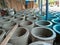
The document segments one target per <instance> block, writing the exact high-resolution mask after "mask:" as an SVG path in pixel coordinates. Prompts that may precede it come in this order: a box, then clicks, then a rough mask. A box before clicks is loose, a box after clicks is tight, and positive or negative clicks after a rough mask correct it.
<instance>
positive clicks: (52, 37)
mask: <svg viewBox="0 0 60 45" xmlns="http://www.w3.org/2000/svg"><path fill="white" fill-rule="evenodd" d="M36 28H45V29H49V30H50V31H52V33H53V35H52V36H51V37H49V38H43V37H39V36H36V35H35V34H33V30H35V28H33V29H32V31H31V34H32V35H33V36H34V37H36V38H38V39H42V40H52V39H54V38H55V37H56V33H55V32H54V31H53V30H52V29H50V28H46V27H36Z"/></svg>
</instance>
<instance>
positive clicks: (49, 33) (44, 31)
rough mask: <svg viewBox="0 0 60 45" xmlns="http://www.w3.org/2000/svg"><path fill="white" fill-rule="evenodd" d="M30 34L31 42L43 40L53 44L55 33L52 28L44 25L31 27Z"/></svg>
mask: <svg viewBox="0 0 60 45" xmlns="http://www.w3.org/2000/svg"><path fill="white" fill-rule="evenodd" d="M31 34H32V41H33V42H34V41H45V42H48V43H51V44H53V42H54V40H55V37H56V33H55V32H54V31H53V30H52V29H50V28H46V27H36V28H33V29H32V31H31Z"/></svg>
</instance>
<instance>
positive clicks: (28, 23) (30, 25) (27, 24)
mask: <svg viewBox="0 0 60 45" xmlns="http://www.w3.org/2000/svg"><path fill="white" fill-rule="evenodd" d="M20 25H21V26H23V27H25V28H27V29H29V31H30V32H31V29H32V28H33V26H34V23H33V22H31V21H22V22H21V23H20Z"/></svg>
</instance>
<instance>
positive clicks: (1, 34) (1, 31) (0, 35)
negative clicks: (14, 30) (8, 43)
mask: <svg viewBox="0 0 60 45" xmlns="http://www.w3.org/2000/svg"><path fill="white" fill-rule="evenodd" d="M5 34H6V32H5V31H4V30H3V29H0V43H1V42H2V41H3V39H4V36H5Z"/></svg>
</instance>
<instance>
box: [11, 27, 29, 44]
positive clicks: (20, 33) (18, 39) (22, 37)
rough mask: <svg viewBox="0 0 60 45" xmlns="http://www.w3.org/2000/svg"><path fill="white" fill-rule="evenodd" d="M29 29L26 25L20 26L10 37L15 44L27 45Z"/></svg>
mask: <svg viewBox="0 0 60 45" xmlns="http://www.w3.org/2000/svg"><path fill="white" fill-rule="evenodd" d="M28 36H29V30H28V29H26V28H24V27H19V28H17V30H16V31H15V33H14V34H13V36H12V37H11V39H10V43H12V44H13V45H27V44H28Z"/></svg>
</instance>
